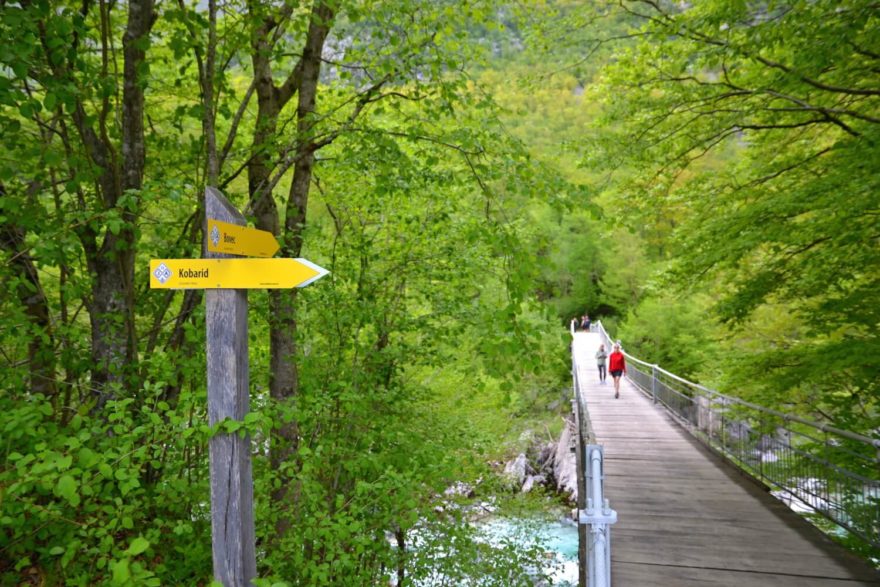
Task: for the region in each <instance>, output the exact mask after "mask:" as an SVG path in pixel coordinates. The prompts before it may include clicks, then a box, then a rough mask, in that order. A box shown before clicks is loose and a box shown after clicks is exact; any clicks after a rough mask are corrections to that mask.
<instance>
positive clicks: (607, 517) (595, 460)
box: [578, 444, 617, 587]
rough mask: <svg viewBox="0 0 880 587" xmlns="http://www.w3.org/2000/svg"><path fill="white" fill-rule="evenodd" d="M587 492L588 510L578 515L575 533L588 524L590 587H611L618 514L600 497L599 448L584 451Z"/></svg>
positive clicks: (594, 445) (601, 493)
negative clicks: (614, 529) (613, 529)
mask: <svg viewBox="0 0 880 587" xmlns="http://www.w3.org/2000/svg"><path fill="white" fill-rule="evenodd" d="M585 452H586V455H587V458H586V461H587V464H588V465H589V467H588V468H587V474H588V479H587V482H586V483H585V485H586V486H587V489H588V491H589V497H588V498H587V508H586V509H585V510H580V511H579V512H578V529H580V528H581V527H584V528H585V529H586V526H587V525H588V524H589V526H590V548H589V555H588V556H587V559H588V563H587V566H588V569H589V582H588V583H587V584H588V585H589V587H611V525H612V524H614V523H616V522H617V512H615V511H614V510H612V509H611V506H610V505H609V503H608V500H607V499H605V498H604V496H603V485H604V481H605V479H604V466H603V462H602V461H603V454H604V451H603V450H602V447H601V446H600V445H596V444H590V445H587V447H586V451H585Z"/></svg>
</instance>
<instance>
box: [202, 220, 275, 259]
mask: <svg viewBox="0 0 880 587" xmlns="http://www.w3.org/2000/svg"><path fill="white" fill-rule="evenodd" d="M278 248H279V247H278V241H276V240H275V236H274V235H273V234H272V233H271V232H268V231H265V230H259V229H256V228H248V227H247V226H238V225H237V224H230V223H229V222H223V221H222V220H215V219H213V218H208V251H210V252H212V253H226V254H228V255H241V256H243V257H271V256H272V255H274V254H275V253H277V252H278Z"/></svg>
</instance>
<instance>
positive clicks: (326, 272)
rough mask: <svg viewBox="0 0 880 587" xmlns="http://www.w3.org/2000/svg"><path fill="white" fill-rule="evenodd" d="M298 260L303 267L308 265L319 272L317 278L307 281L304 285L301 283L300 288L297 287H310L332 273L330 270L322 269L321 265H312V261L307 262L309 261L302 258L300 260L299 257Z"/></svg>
mask: <svg viewBox="0 0 880 587" xmlns="http://www.w3.org/2000/svg"><path fill="white" fill-rule="evenodd" d="M296 260H297V261H299V262H300V263H302V264H303V265H306V266H307V267H311V268H312V269H314V270H315V271H317V272H318V274H317V275H315V276H314V277H312V278H311V279H307V280H306V281H303V282H302V283H300V284H299V285H298V286H296V287H305V286H307V285H309V284H310V283H312V282H315V281H318V280H319V279H321V278H322V277H324V276H325V275H327V274H328V273H330V271H329V270H327V269H324V268H323V267H321V266H320V265H316V264H315V263H312V262H311V261H309V260H307V259H302V258H299V257H298V258H297V259H296Z"/></svg>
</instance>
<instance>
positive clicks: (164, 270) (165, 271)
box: [153, 263, 171, 284]
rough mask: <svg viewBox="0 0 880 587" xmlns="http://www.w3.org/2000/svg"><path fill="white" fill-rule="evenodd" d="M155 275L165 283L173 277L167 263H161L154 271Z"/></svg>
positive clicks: (160, 281)
mask: <svg viewBox="0 0 880 587" xmlns="http://www.w3.org/2000/svg"><path fill="white" fill-rule="evenodd" d="M153 275H154V276H155V277H156V279H158V280H159V283H162V284H164V283H165V282H166V281H168V279H169V278H170V277H171V269H169V268H168V265H166V264H165V263H159V266H158V267H156V270H155V271H153Z"/></svg>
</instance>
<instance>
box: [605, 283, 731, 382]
mask: <svg viewBox="0 0 880 587" xmlns="http://www.w3.org/2000/svg"><path fill="white" fill-rule="evenodd" d="M707 306H708V302H707V300H705V299H700V298H689V299H684V300H682V299H674V298H669V297H659V296H657V297H649V298H646V299H645V300H643V301H642V302H641V303H640V304H639V305H638V306H636V307H635V308H633V310H632V311H631V312H630V313H629V314H628V315H627V317H626V319H625V320H624V321H623V323H622V324H621V325H620V328H619V329H618V330H617V331H616V334H615V338H619V339H621V340H622V341H624V343H625V344H626V351H627V352H628V353H630V354H632V355H634V356H637V357H639V358H641V359H643V360H645V361H649V362H652V363H655V364H657V365H659V366H660V367H662V368H664V369H666V370H667V371H671V372H672V373H675V374H677V375H680V376H682V377H686V378H690V379H694V378H695V377H697V376H698V375H699V376H700V377H699V380H700V381H706V375H709V374H711V373H712V370H713V369H715V368H716V366H717V364H718V352H717V346H716V344H715V340H714V335H715V334H716V331H715V328H714V324H713V323H712V322H709V321H707V319H706V307H707Z"/></svg>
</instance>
